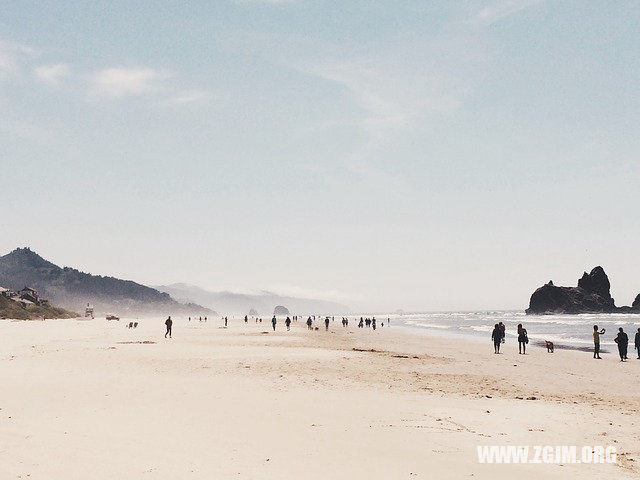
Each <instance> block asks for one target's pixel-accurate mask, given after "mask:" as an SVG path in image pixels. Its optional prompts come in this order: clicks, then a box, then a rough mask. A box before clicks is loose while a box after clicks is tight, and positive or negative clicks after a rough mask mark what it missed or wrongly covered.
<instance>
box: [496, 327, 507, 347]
mask: <svg viewBox="0 0 640 480" xmlns="http://www.w3.org/2000/svg"><path fill="white" fill-rule="evenodd" d="M498 326H499V327H500V332H501V333H502V340H500V341H501V342H502V343H504V341H505V339H506V338H507V327H505V325H504V323H502V322H499V323H498Z"/></svg>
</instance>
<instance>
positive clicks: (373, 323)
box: [371, 317, 376, 330]
mask: <svg viewBox="0 0 640 480" xmlns="http://www.w3.org/2000/svg"><path fill="white" fill-rule="evenodd" d="M371 328H373V329H374V330H375V329H376V317H373V318H372V319H371Z"/></svg>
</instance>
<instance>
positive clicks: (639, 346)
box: [636, 328, 640, 360]
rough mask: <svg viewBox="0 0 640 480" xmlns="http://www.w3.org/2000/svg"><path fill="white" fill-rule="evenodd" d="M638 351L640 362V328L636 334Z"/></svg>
mask: <svg viewBox="0 0 640 480" xmlns="http://www.w3.org/2000/svg"><path fill="white" fill-rule="evenodd" d="M636 350H637V351H638V360H640V328H639V329H638V331H637V332H636Z"/></svg>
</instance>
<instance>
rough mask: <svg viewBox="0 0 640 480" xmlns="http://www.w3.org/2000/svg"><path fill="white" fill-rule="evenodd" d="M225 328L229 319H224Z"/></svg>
mask: <svg viewBox="0 0 640 480" xmlns="http://www.w3.org/2000/svg"><path fill="white" fill-rule="evenodd" d="M224 326H225V327H226V326H227V317H224Z"/></svg>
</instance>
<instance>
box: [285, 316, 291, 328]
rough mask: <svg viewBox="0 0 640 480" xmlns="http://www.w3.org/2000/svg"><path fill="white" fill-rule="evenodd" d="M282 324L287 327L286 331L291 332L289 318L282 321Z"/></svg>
mask: <svg viewBox="0 0 640 480" xmlns="http://www.w3.org/2000/svg"><path fill="white" fill-rule="evenodd" d="M284 324H285V326H286V327H287V331H289V330H291V319H290V318H289V317H287V319H286V320H285V321H284Z"/></svg>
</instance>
